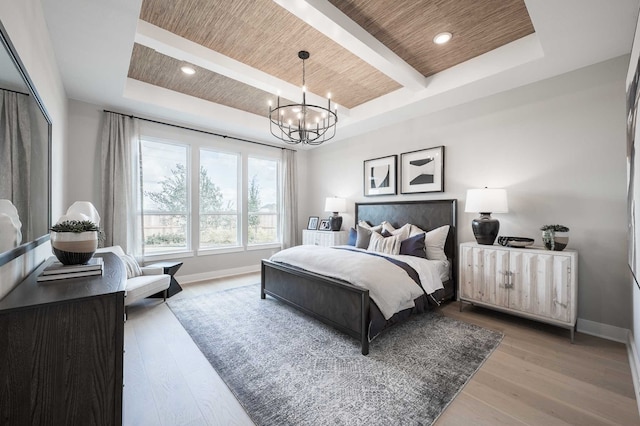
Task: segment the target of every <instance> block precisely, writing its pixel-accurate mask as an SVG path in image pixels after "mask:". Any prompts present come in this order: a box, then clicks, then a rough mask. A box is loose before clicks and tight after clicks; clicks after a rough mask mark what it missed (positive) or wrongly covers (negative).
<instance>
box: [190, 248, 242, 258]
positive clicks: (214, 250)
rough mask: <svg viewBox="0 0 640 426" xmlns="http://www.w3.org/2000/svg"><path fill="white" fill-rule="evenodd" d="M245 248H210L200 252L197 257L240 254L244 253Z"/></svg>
mask: <svg viewBox="0 0 640 426" xmlns="http://www.w3.org/2000/svg"><path fill="white" fill-rule="evenodd" d="M243 251H244V248H242V247H240V246H234V247H221V248H208V249H201V250H198V252H197V256H210V255H213V254H226V253H240V252H243Z"/></svg>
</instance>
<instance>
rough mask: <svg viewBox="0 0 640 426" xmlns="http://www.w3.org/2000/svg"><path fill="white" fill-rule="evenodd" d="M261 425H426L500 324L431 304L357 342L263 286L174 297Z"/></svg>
mask: <svg viewBox="0 0 640 426" xmlns="http://www.w3.org/2000/svg"><path fill="white" fill-rule="evenodd" d="M169 306H170V308H171V310H172V311H173V312H174V314H175V316H176V317H177V318H178V320H180V322H181V323H182V325H183V326H184V328H185V329H186V330H187V332H188V333H189V334H190V335H191V337H192V338H193V340H194V342H195V343H196V344H197V345H198V347H199V348H200V350H201V351H202V353H204V355H205V356H206V357H207V359H208V360H209V362H210V363H211V365H212V366H213V368H215V369H216V371H217V372H218V374H219V375H220V377H222V379H223V380H224V381H225V382H226V384H227V386H229V388H230V389H231V391H232V392H233V393H234V394H235V396H236V398H237V399H238V400H239V401H240V403H241V404H242V406H243V407H244V408H245V410H246V411H247V413H248V414H249V416H250V417H251V419H252V420H253V421H254V422H255V423H256V424H257V425H327V424H332V425H400V424H402V425H429V424H431V423H433V422H434V421H435V420H436V419H437V418H438V416H439V415H440V413H442V411H443V410H444V409H445V408H446V406H447V405H448V404H449V403H450V402H451V401H452V400H453V398H454V397H455V396H456V395H457V394H458V392H459V391H460V390H461V389H462V387H463V386H464V385H465V383H466V382H467V381H468V380H469V379H470V378H471V376H472V375H473V374H474V373H475V371H476V370H477V369H478V368H479V367H480V366H481V365H482V363H483V362H484V360H485V359H486V358H487V357H488V356H489V355H490V354H491V352H492V351H493V350H494V349H495V348H496V347H497V346H498V344H499V343H500V341H501V339H502V335H501V334H500V333H497V332H494V331H490V330H486V329H483V328H481V327H477V326H474V325H471V324H466V323H463V322H460V321H457V320H454V319H452V318H448V317H445V316H444V315H442V314H440V313H438V312H430V313H426V314H423V315H418V316H416V317H413V318H411V319H410V320H409V321H407V322H405V323H403V324H400V325H397V326H394V327H392V328H391V329H389V330H387V331H386V332H384V333H383V334H382V335H380V336H379V337H378V338H376V339H375V340H373V341H372V342H371V346H370V352H369V355H368V356H363V355H362V354H361V353H360V345H359V342H358V341H357V340H356V339H354V338H351V337H349V336H347V335H346V334H343V333H341V332H339V331H337V330H334V329H333V328H331V327H329V326H326V325H324V324H323V323H321V322H319V321H317V320H314V319H312V318H310V317H308V316H306V315H304V314H302V313H300V312H298V311H296V310H295V309H293V308H290V307H289V306H287V305H285V304H284V303H281V302H279V301H277V300H275V299H273V298H271V297H267V299H265V300H262V299H260V287H259V285H251V286H246V287H240V288H236V289H232V290H226V291H221V292H216V293H211V294H206V295H203V296H198V297H194V298H189V299H178V300H172V301H170V302H169Z"/></svg>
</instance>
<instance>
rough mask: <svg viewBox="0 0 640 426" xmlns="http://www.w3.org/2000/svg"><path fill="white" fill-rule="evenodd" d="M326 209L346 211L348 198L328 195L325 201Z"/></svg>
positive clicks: (327, 210)
mask: <svg viewBox="0 0 640 426" xmlns="http://www.w3.org/2000/svg"><path fill="white" fill-rule="evenodd" d="M324 211H326V212H345V211H347V200H345V199H344V198H338V197H327V200H326V201H325V203H324Z"/></svg>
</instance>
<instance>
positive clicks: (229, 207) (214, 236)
mask: <svg viewBox="0 0 640 426" xmlns="http://www.w3.org/2000/svg"><path fill="white" fill-rule="evenodd" d="M238 159H239V154H234V153H225V152H217V151H211V150H204V149H203V150H200V248H216V247H228V246H238V245H240V243H239V238H238V237H239V232H238V230H239V227H238V223H239V220H238V213H239V212H238V205H240V203H239V202H238Z"/></svg>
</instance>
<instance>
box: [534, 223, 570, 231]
mask: <svg viewBox="0 0 640 426" xmlns="http://www.w3.org/2000/svg"><path fill="white" fill-rule="evenodd" d="M540 230H541V231H551V232H569V228H567V227H566V226H564V225H543V226H542V227H541V228H540Z"/></svg>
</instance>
